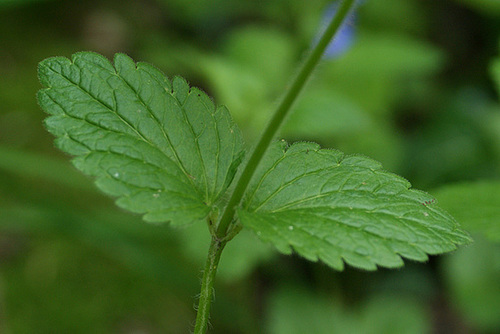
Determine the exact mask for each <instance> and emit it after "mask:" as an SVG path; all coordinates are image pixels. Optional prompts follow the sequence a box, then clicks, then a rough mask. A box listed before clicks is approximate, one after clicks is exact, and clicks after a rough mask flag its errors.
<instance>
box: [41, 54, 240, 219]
mask: <svg viewBox="0 0 500 334" xmlns="http://www.w3.org/2000/svg"><path fill="white" fill-rule="evenodd" d="M39 77H40V81H41V83H42V84H43V85H44V86H45V87H46V88H44V89H42V90H40V92H39V94H38V100H39V103H40V105H41V106H42V108H43V109H44V110H45V111H46V112H47V113H48V114H50V115H51V116H50V117H48V118H47V119H46V122H45V124H46V126H47V128H48V130H49V131H50V132H52V133H53V134H54V135H55V136H56V137H57V139H56V145H57V146H58V147H59V148H60V149H61V150H63V151H65V152H67V153H69V154H71V155H74V156H76V157H75V158H74V159H73V163H74V165H75V166H76V167H77V168H78V169H80V170H81V171H82V172H83V173H85V174H87V175H91V176H95V177H97V179H96V184H97V185H98V187H99V188H100V189H102V190H103V191H104V192H106V193H108V194H110V195H112V196H115V197H117V198H118V199H117V204H118V205H119V206H121V207H123V208H125V209H127V210H130V211H132V212H136V213H141V214H144V219H145V220H147V221H153V222H162V221H171V222H172V223H174V224H183V223H189V222H192V221H197V220H199V219H203V218H204V217H206V216H207V215H208V214H209V213H210V210H211V209H212V207H213V206H214V205H215V204H216V202H217V200H218V199H219V198H220V197H221V195H222V194H224V192H225V190H226V189H227V188H228V186H229V184H230V183H231V181H232V179H233V177H234V175H235V173H236V169H237V167H238V166H239V164H240V162H241V159H242V152H243V151H242V140H241V136H240V133H239V130H238V129H237V127H236V125H235V124H234V123H233V121H232V120H231V117H230V115H229V113H228V111H227V109H226V108H225V107H216V106H215V105H214V103H213V102H212V100H211V99H210V98H209V97H208V96H207V95H206V94H205V93H204V92H202V91H201V90H199V89H197V88H190V87H189V85H188V84H187V82H186V81H185V80H184V79H182V78H180V77H175V78H174V79H173V80H172V81H170V80H169V79H168V78H166V77H165V76H164V75H163V74H162V73H161V72H160V71H159V70H157V69H156V68H154V67H152V66H151V65H148V64H146V63H137V64H136V63H134V62H133V61H132V59H130V58H129V57H127V56H126V55H124V54H117V55H116V56H115V58H114V64H111V63H110V62H109V61H108V60H107V59H106V58H104V57H103V56H100V55H98V54H95V53H91V52H81V53H77V54H75V55H73V57H72V59H71V60H70V59H67V58H64V57H55V58H49V59H46V60H44V61H43V62H41V63H40V65H39Z"/></svg>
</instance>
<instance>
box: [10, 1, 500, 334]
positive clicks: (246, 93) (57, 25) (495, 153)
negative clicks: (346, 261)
mask: <svg viewBox="0 0 500 334" xmlns="http://www.w3.org/2000/svg"><path fill="white" fill-rule="evenodd" d="M498 3H499V2H498V1H496V0H455V1H421V0H405V1H401V0H378V1H373V0H367V1H365V2H364V4H363V5H361V6H360V7H359V11H358V13H357V20H356V21H355V24H356V25H357V26H356V34H357V35H356V39H355V43H354V44H353V46H352V48H351V49H349V50H348V51H347V52H346V53H344V54H343V55H340V56H339V57H338V58H337V59H331V60H325V61H324V62H323V63H322V64H321V65H320V67H319V69H318V71H317V73H316V74H315V75H314V78H313V79H312V80H311V81H310V82H309V84H308V87H307V88H306V90H305V91H304V92H303V94H302V97H301V99H300V100H299V101H298V103H297V104H296V105H295V113H294V114H293V115H292V116H291V117H290V119H289V122H288V124H287V125H286V126H285V127H284V128H283V130H282V134H281V135H282V136H283V137H284V138H286V139H287V140H289V141H294V140H315V141H318V142H320V143H321V144H322V145H323V146H327V147H334V148H337V149H340V150H343V151H344V152H346V153H361V154H364V155H367V156H369V157H371V158H374V159H377V160H379V161H381V162H382V163H383V165H384V167H385V168H386V169H388V170H390V171H393V172H396V173H398V174H402V175H404V176H405V177H406V178H408V179H409V180H410V181H411V183H412V184H413V185H414V186H415V187H416V188H423V189H426V190H428V191H430V192H431V194H433V195H434V193H433V189H438V188H441V187H448V186H450V187H451V185H452V184H455V183H465V182H476V181H478V182H479V183H481V184H488V183H489V181H490V180H498V179H499V178H500V104H499V102H498V101H499V95H498V92H497V91H496V88H497V87H498V86H500V84H499V82H500V72H499V71H500V70H499V69H500V67H499V66H500V65H498V64H499V63H498V61H499V60H498V54H499V51H500V50H499V42H500V11H499V10H498ZM329 4H330V3H329V1H326V0H311V1H299V0H293V1H284V0H268V1H259V2H255V1H248V0H231V1H229V0H217V1H216V2H213V1H211V2H208V1H205V0H194V1H181V0H161V1H160V0H158V1H150V0H148V1H146V0H139V1H126V0H125V1H123V0H121V1H118V0H104V1H98V2H96V1H61V0H59V1H56V0H52V1H35V0H31V1H28V0H17V1H15V0H11V1H0V50H1V51H0V106H1V107H0V199H1V201H0V332H1V333H8V334H9V333H55V332H62V333H64V332H72V333H73V332H74V333H88V332H119V333H131V332H134V331H141V332H144V333H159V332H162V333H164V332H167V333H168V332H170V333H179V332H185V331H186V328H187V327H189V325H190V323H191V321H192V319H193V317H194V309H193V305H194V304H195V299H194V297H195V295H196V293H198V291H199V287H198V284H199V278H200V268H201V267H202V263H203V260H204V256H205V254H206V251H207V248H208V239H207V236H208V232H207V230H206V226H190V227H187V228H186V229H182V230H174V229H171V228H170V227H168V226H167V225H161V226H154V225H146V224H144V223H142V222H141V221H140V217H138V216H133V215H132V216H129V215H127V214H125V213H123V212H121V211H119V210H118V209H115V208H114V206H113V205H112V201H111V200H110V199H108V198H106V197H103V196H102V195H100V194H99V193H98V192H97V191H94V189H93V188H92V187H89V185H91V182H90V181H89V180H87V179H85V178H84V177H82V176H81V175H79V174H78V173H76V172H75V171H74V170H72V167H71V165H70V163H69V162H68V158H67V157H63V156H62V155H61V154H59V153H58V152H57V151H56V150H55V149H54V148H53V144H52V141H53V138H52V136H50V135H49V134H47V133H46V131H45V129H44V128H43V126H42V119H43V118H44V114H43V112H42V111H41V110H40V108H39V107H38V106H37V104H36V100H35V93H36V91H37V90H38V89H40V86H39V84H38V80H37V78H36V64H37V63H38V62H39V61H41V60H42V59H45V58H48V57H51V56H55V55H64V56H70V55H71V54H73V53H75V52H77V51H81V50H92V51H97V52H100V53H103V54H105V55H107V56H111V55H113V54H114V53H116V52H125V53H127V54H129V55H130V56H132V57H133V58H134V59H136V60H141V61H146V62H150V63H153V64H156V65H157V66H159V67H160V69H161V70H163V71H164V72H165V73H167V74H168V75H169V76H170V77H172V76H173V75H175V74H180V75H182V76H183V77H186V78H188V79H189V81H190V84H192V85H195V86H199V87H202V88H203V89H204V90H205V91H206V92H207V93H208V94H209V95H211V96H214V98H215V101H216V103H217V104H224V105H226V106H228V108H229V109H230V110H231V113H232V115H233V117H234V119H235V120H236V122H237V123H238V125H239V126H240V128H242V131H243V135H244V137H245V139H246V141H247V143H248V144H251V143H252V142H253V141H254V139H255V138H256V137H257V136H258V134H259V133H260V131H261V129H262V126H263V124H265V121H266V119H267V117H268V115H269V114H270V112H271V111H272V109H273V107H274V106H275V105H276V100H277V99H278V98H279V96H280V95H281V92H282V91H283V89H284V87H285V86H286V85H287V83H288V82H289V80H290V76H291V75H293V73H295V72H296V67H295V66H296V64H297V63H298V62H300V61H301V60H302V59H304V56H305V53H306V52H307V50H308V48H309V47H310V46H311V44H312V43H313V41H314V39H315V36H316V34H317V31H318V27H319V25H320V23H321V19H322V17H323V15H324V10H325V9H326V8H327V7H328V6H329ZM492 64H495V65H492ZM491 66H493V68H492V67H491ZM35 152H36V153H35ZM442 189H444V188H442ZM493 191H494V188H493ZM457 192H458V191H457ZM442 194H444V190H443V192H441V191H439V192H436V194H435V195H436V198H437V199H438V205H443V206H445V205H446V201H447V200H446V199H445V197H444V196H442V198H441V195H442ZM455 199H456V197H455ZM478 199H479V197H478ZM475 200H476V199H471V202H473V201H475ZM478 202H479V201H478ZM455 203H456V204H458V205H455V204H453V205H450V206H449V207H448V211H449V212H450V213H451V214H452V215H455V212H454V211H455V210H456V218H457V220H458V221H459V222H460V223H462V224H463V226H468V227H470V230H471V231H473V230H475V231H476V234H474V236H475V237H474V238H475V240H476V244H475V245H474V246H469V247H467V248H465V249H463V250H461V251H460V252H457V253H456V254H452V255H448V256H446V257H443V258H433V259H431V261H430V264H429V265H411V264H410V265H408V266H407V267H406V268H404V269H402V270H398V271H381V272H377V273H373V274H367V273H363V272H359V271H354V270H347V271H346V272H345V273H335V272H333V271H331V270H329V269H328V268H326V267H325V266H322V265H320V264H308V263H305V262H304V261H302V260H300V259H298V258H291V259H290V258H283V257H280V256H277V255H272V254H273V253H272V252H270V250H269V248H262V247H263V246H262V243H261V242H259V241H258V240H256V239H255V238H254V237H253V236H252V235H250V234H247V235H239V236H238V237H236V238H235V239H234V240H233V241H231V243H230V244H228V247H227V249H226V250H225V252H224V254H223V256H222V259H221V267H220V274H221V275H220V276H219V278H220V281H219V282H218V283H217V285H216V291H217V292H216V300H215V304H214V305H213V308H214V309H213V313H212V314H213V316H212V324H213V326H214V328H215V329H216V330H215V332H218V333H259V332H265V331H266V330H269V331H276V332H279V330H280V329H281V330H287V328H286V327H284V326H286V325H287V324H288V321H293V320H297V318H299V316H300V319H301V320H302V322H301V323H303V324H310V327H308V329H309V328H319V329H318V330H321V328H323V329H324V330H328V329H331V327H335V328H338V329H343V328H344V327H340V326H345V325H346V324H347V325H349V324H353V323H355V324H353V325H352V326H354V327H353V328H355V329H359V331H358V332H361V333H362V332H366V333H371V332H373V331H370V329H366V326H368V325H369V324H373V326H374V327H373V328H377V329H378V328H384V327H381V326H384V324H387V323H388V322H391V321H390V319H395V320H393V323H394V326H396V325H397V324H399V323H400V322H399V321H398V320H399V319H407V327H405V330H407V331H408V332H411V331H412V330H413V331H421V332H422V331H423V332H425V331H434V332H439V331H440V330H441V332H445V331H448V332H450V331H451V332H453V331H454V332H459V331H460V332H466V333H495V332H498V331H499V330H500V325H499V324H498V322H497V321H498V319H499V318H500V317H498V315H497V313H495V312H497V311H498V309H499V307H498V305H497V304H495V301H498V300H500V298H499V297H498V291H496V290H495V289H498V284H497V283H496V282H498V277H499V276H498V266H496V267H495V265H494V263H496V262H498V261H497V260H498V259H495V257H496V255H495V254H498V249H497V246H498V243H488V242H487V241H485V239H483V237H482V236H481V234H482V233H483V232H480V231H479V229H480V227H479V226H478V225H476V223H475V222H477V221H480V219H481V218H480V217H479V216H478V215H481V214H483V213H484V212H485V211H483V210H475V211H476V213H477V215H476V216H472V215H469V212H466V210H465V209H464V207H463V206H462V207H460V208H458V207H457V206H459V205H460V204H459V202H458V201H457V202H455ZM481 203H483V202H482V201H481ZM466 204H467V203H466ZM467 205H468V204H467ZM478 205H479V204H478ZM455 207H457V209H454V208H455ZM459 209H460V210H459ZM490 218H491V219H490V220H489V222H490V223H491V224H492V226H498V220H496V222H495V217H490ZM483 222H484V220H483ZM476 247H477V248H476ZM241 254H244V255H245V256H246V258H243V257H239V256H242V255H241ZM495 261H496V262H495ZM495 268H496V269H495ZM278 282H279V283H278ZM495 283H496V285H495ZM415 296H418V297H415ZM495 296H496V297H495ZM299 301H302V303H308V305H309V304H310V305H311V309H314V310H318V311H317V313H314V312H310V311H309V309H308V308H306V307H302V306H304V305H300V304H299V305H291V304H290V303H299ZM285 304H287V305H285ZM292 306H295V307H293V308H292ZM325 308H326V310H325ZM384 310H387V313H385V314H380V315H378V312H379V311H380V312H382V313H384V312H383V311H384ZM328 312H330V313H328ZM296 314H298V316H297V315H296ZM305 318H309V320H306V319H305ZM325 318H328V319H339V320H338V324H337V322H336V323H334V324H331V322H330V321H331V320H328V319H325ZM263 319H265V320H263ZM287 319H288V320H287ZM314 319H316V320H314ZM356 320H357V321H359V324H358V323H357V322H356ZM296 326H297V328H299V327H298V326H300V324H297V325H296ZM337 326H338V327H337ZM385 329H386V332H390V331H391V330H399V332H404V331H403V330H402V329H400V328H399V327H397V328H396V327H389V328H385ZM332 331H334V329H332ZM332 331H330V332H332ZM340 332H341V331H340ZM379 332H383V329H380V331H379Z"/></svg>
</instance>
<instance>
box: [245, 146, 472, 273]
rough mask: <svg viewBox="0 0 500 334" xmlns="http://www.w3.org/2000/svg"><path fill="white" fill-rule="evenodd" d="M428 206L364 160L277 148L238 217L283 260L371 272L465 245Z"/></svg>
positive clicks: (451, 223) (315, 149) (313, 149)
mask: <svg viewBox="0 0 500 334" xmlns="http://www.w3.org/2000/svg"><path fill="white" fill-rule="evenodd" d="M434 202H435V200H434V199H433V198H432V197H431V196H430V195H428V194H426V193H424V192H421V191H418V190H413V189H410V183H409V182H408V181H407V180H405V179H403V178H401V177H399V176H397V175H394V174H392V173H388V172H385V171H383V170H382V169H381V165H380V164H379V163H378V162H376V161H373V160H371V159H368V158H365V157H362V156H345V155H344V154H343V153H341V152H339V151H335V150H325V149H320V148H319V146H318V145H317V144H312V143H296V144H293V145H291V146H290V147H287V144H286V143H285V142H281V143H277V144H276V145H274V146H273V147H272V148H271V149H270V151H269V152H268V153H267V154H266V157H265V158H264V161H263V163H262V164H261V166H260V167H259V169H258V170H257V172H256V175H255V176H254V178H253V181H252V185H251V186H250V189H249V192H248V193H247V196H246V197H245V198H244V202H243V206H242V208H241V209H239V210H238V217H239V218H240V220H241V222H242V224H243V225H244V226H246V227H249V228H251V229H252V230H253V231H254V232H255V233H256V234H257V235H258V236H259V237H260V238H261V239H263V240H265V241H268V242H271V243H272V244H274V245H275V246H276V248H277V249H278V250H279V251H281V252H282V253H284V254H290V253H291V251H292V249H293V250H295V251H296V252H297V253H298V254H300V255H301V256H303V257H305V258H307V259H309V260H312V261H317V260H318V259H319V260H321V261H323V262H325V263H326V264H328V265H329V266H331V267H333V268H335V269H338V270H342V269H343V267H344V261H345V262H346V263H348V264H350V265H352V266H354V267H358V268H363V269H367V270H375V269H376V268H377V265H379V266H383V267H399V266H402V265H403V260H402V258H401V257H405V258H408V259H412V260H416V261H425V260H427V254H439V253H443V252H447V251H451V250H454V249H455V248H456V245H457V244H463V243H467V242H469V241H470V239H469V237H468V235H467V234H466V233H465V232H463V231H461V230H460V229H459V226H458V224H457V223H456V222H455V220H454V219H453V218H452V217H451V216H450V215H448V214H447V213H446V212H445V211H443V210H441V209H439V208H438V207H437V206H436V205H435V203H434Z"/></svg>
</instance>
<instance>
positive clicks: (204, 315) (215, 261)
mask: <svg viewBox="0 0 500 334" xmlns="http://www.w3.org/2000/svg"><path fill="white" fill-rule="evenodd" d="M225 245H226V242H225V241H220V240H219V239H218V238H216V237H212V243H211V244H210V248H209V250H208V256H207V262H206V264H205V270H204V271H203V278H202V281H201V292H200V301H199V302H198V313H197V314H196V324H195V328H194V333H195V334H204V333H206V331H207V328H208V323H209V320H210V305H211V304H212V298H213V295H214V283H215V274H216V273H217V268H218V266H219V260H220V256H221V254H222V250H223V249H224V246H225Z"/></svg>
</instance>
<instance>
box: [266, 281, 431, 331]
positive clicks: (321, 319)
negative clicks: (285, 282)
mask: <svg viewBox="0 0 500 334" xmlns="http://www.w3.org/2000/svg"><path fill="white" fill-rule="evenodd" d="M304 319H307V321H304ZM429 323H430V322H429V315H428V314H427V313H426V310H425V308H424V307H423V306H422V303H421V301H420V300H418V299H417V298H415V297H411V296H393V295H390V294H383V295H382V294H380V295H378V294H374V295H373V296H371V297H370V298H369V299H368V300H366V301H364V302H363V304H361V305H354V306H350V307H345V306H343V305H341V304H340V302H339V300H329V298H325V296H321V295H317V294H314V293H311V292H309V291H305V290H304V288H303V287H301V286H283V287H280V288H279V289H277V291H276V292H275V293H274V294H273V295H272V296H271V297H270V299H269V302H268V316H267V326H268V332H269V333H271V334H301V333H317V334H335V333H353V334H354V333H372V334H399V333H401V334H413V333H414V334H418V333H428V332H429V331H430V328H429Z"/></svg>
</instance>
